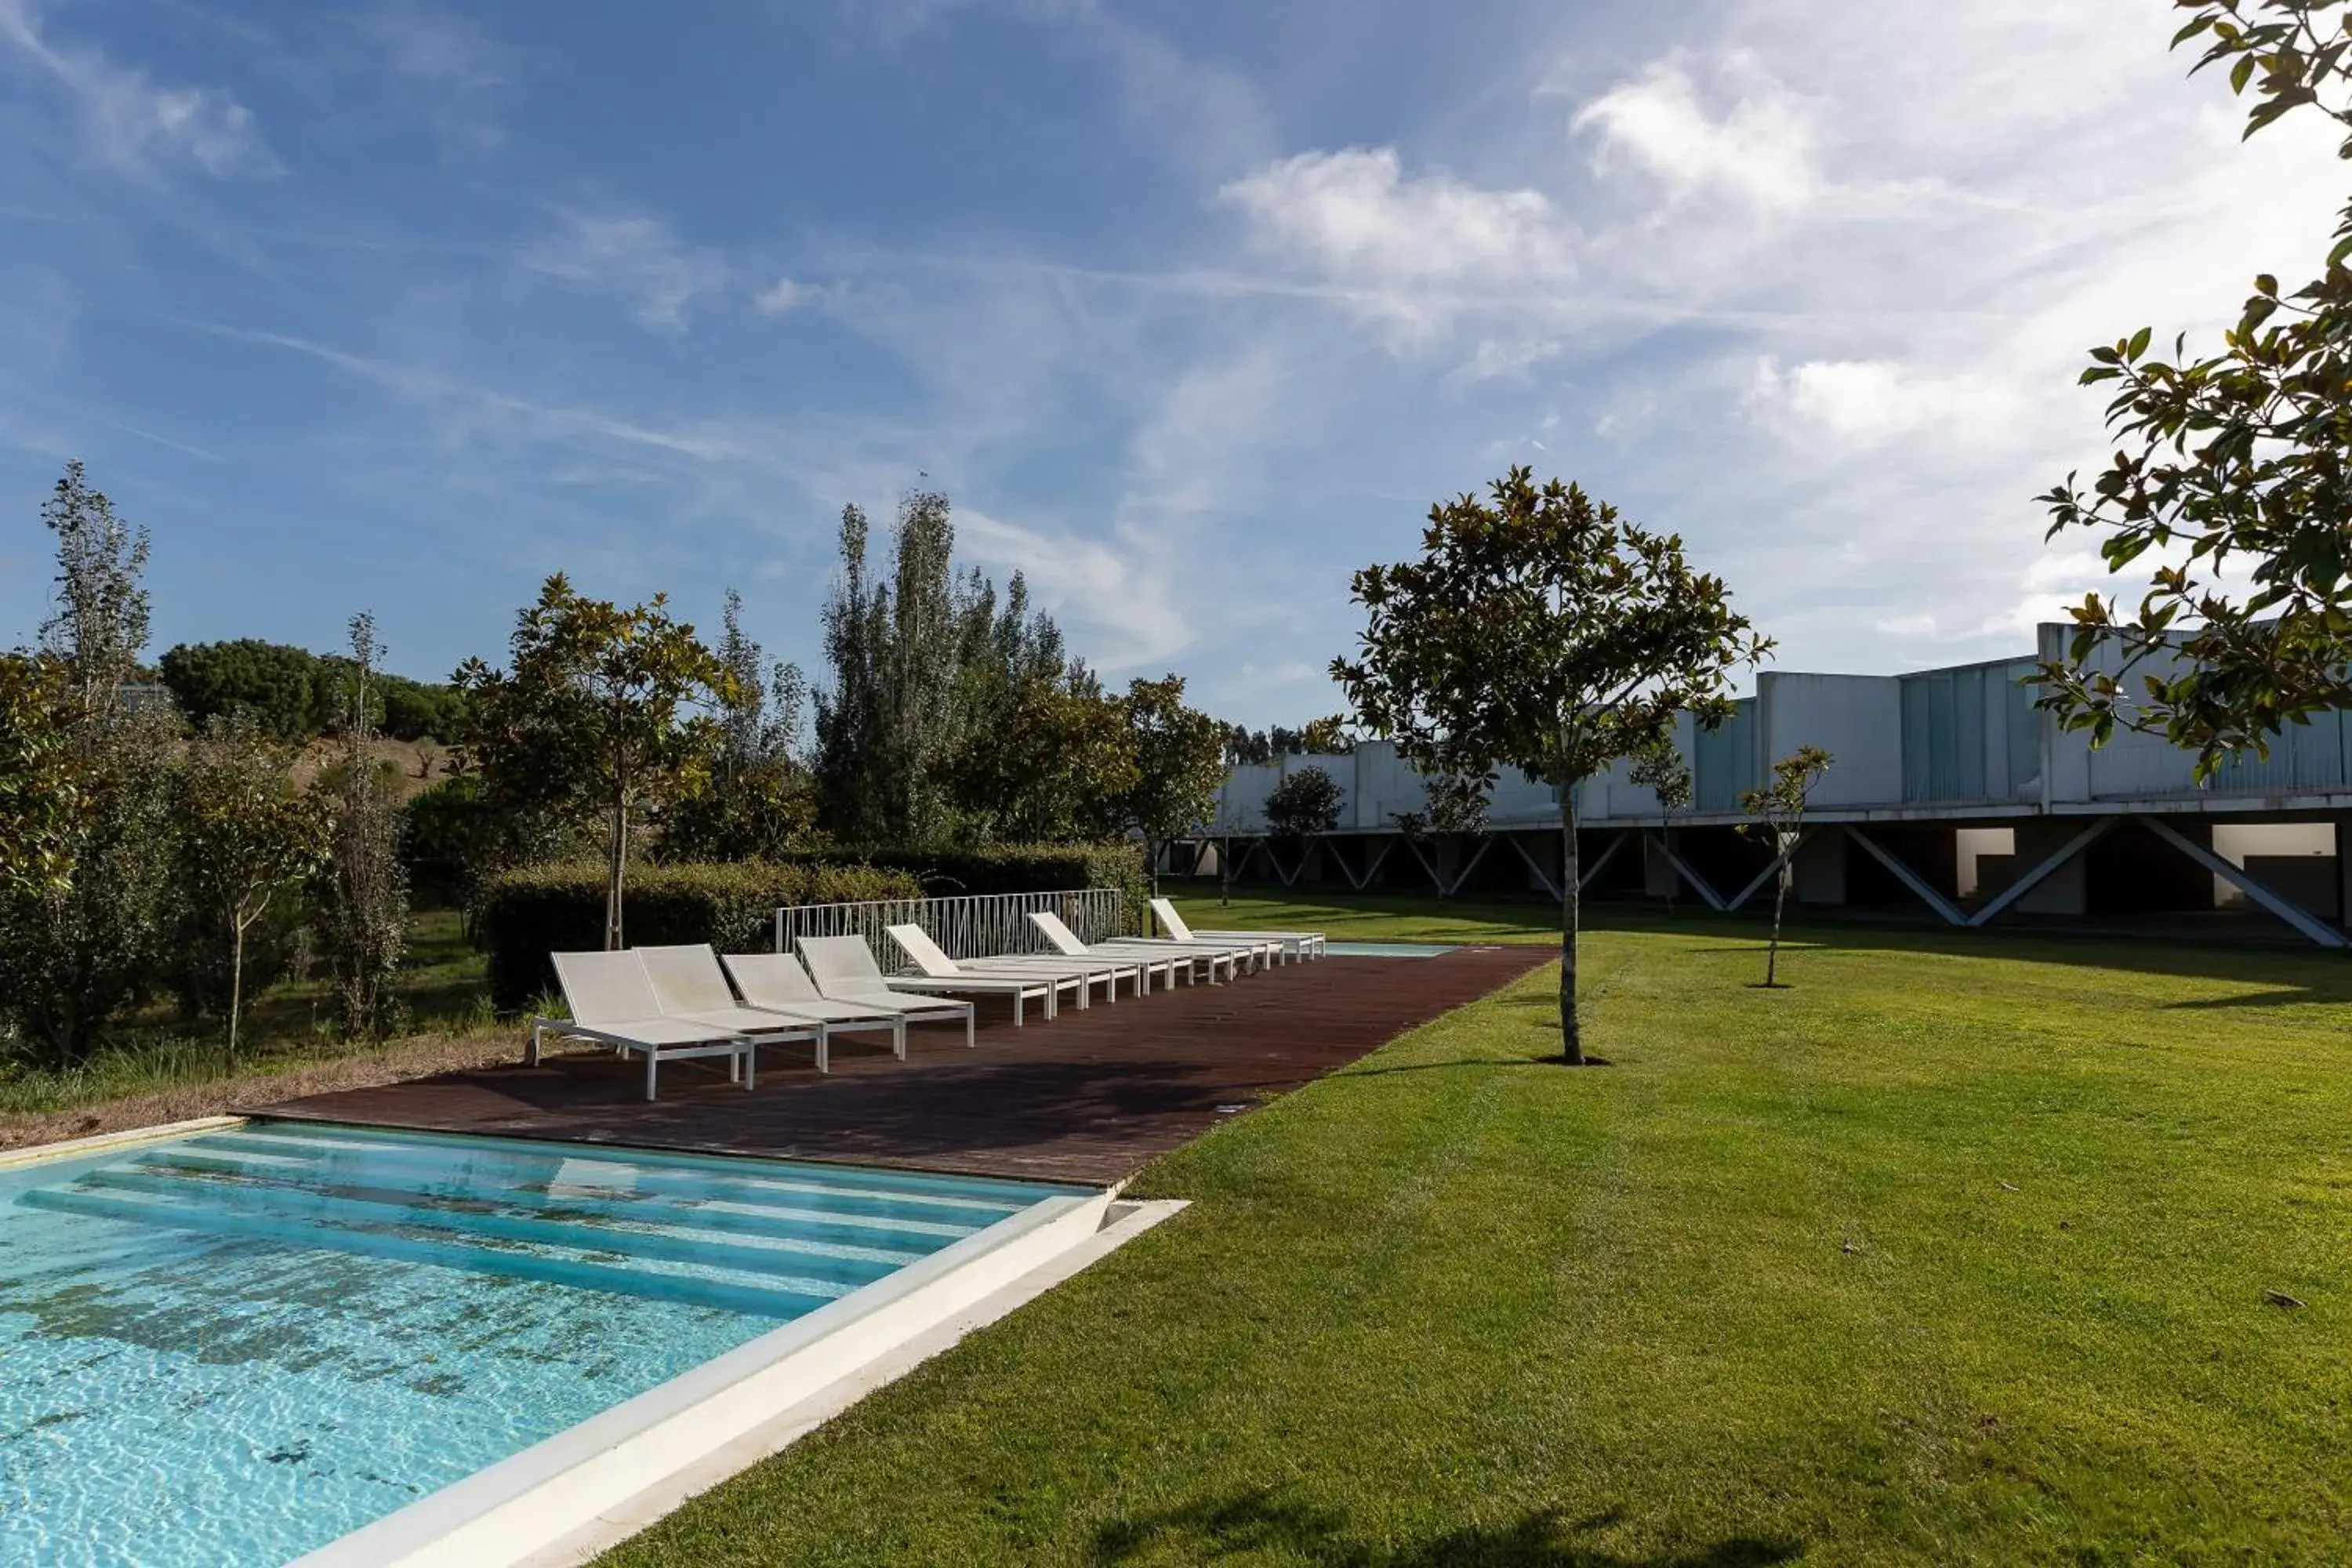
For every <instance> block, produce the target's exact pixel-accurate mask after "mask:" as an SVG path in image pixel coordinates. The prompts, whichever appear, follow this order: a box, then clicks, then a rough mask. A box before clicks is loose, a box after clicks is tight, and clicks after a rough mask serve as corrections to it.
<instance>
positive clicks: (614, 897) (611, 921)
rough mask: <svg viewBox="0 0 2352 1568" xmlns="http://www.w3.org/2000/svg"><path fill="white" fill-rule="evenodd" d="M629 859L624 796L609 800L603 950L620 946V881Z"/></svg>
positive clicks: (611, 949) (618, 948)
mask: <svg viewBox="0 0 2352 1568" xmlns="http://www.w3.org/2000/svg"><path fill="white" fill-rule="evenodd" d="M628 863H629V807H628V803H627V801H626V800H625V798H624V797H619V796H616V797H614V801H613V832H612V840H611V860H610V863H609V864H608V865H607V866H606V867H605V868H604V869H605V877H604V951H605V952H619V951H620V948H621V883H622V878H623V876H624V875H625V870H626V868H627V866H628Z"/></svg>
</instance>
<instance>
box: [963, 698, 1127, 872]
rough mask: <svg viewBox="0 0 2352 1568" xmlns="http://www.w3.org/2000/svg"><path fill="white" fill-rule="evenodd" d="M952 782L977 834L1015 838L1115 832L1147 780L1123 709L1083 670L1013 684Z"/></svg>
mask: <svg viewBox="0 0 2352 1568" xmlns="http://www.w3.org/2000/svg"><path fill="white" fill-rule="evenodd" d="M951 778H952V781H953V788H954V797H955V801H956V805H957V812H958V815H959V816H961V818H962V820H963V822H964V823H965V825H966V828H967V831H968V832H969V833H970V834H971V837H975V838H982V839H996V840H1000V841H1002V842H1005V843H1015V844H1055V843H1069V842H1073V841H1076V840H1082V839H1099V838H1103V837H1110V836H1113V835H1116V834H1117V833H1118V831H1120V825H1119V810H1120V806H1121V804H1122V803H1123V802H1124V801H1125V800H1126V798H1127V797H1128V796H1129V795H1132V794H1133V793H1134V791H1135V789H1136V787H1137V786H1138V785H1139V784H1140V783H1141V782H1142V774H1141V770H1140V769H1139V766H1138V765H1137V762H1136V757H1135V752H1134V748H1133V745H1132V743H1131V736H1130V734H1129V727H1128V714H1127V709H1126V707H1125V705H1124V704H1123V703H1121V702H1120V701H1119V700H1118V699H1116V698H1111V697H1107V696H1105V695H1104V694H1103V691H1102V688H1101V684H1100V682H1098V681H1097V679H1095V678H1094V677H1093V675H1091V674H1089V673H1087V672H1086V671H1085V670H1084V669H1083V668H1080V669H1077V670H1076V671H1074V672H1073V673H1072V674H1070V675H1068V676H1066V677H1062V678H1058V679H1045V680H1034V681H1029V682H1024V683H1023V684H1022V685H1020V686H1019V687H1017V688H1015V689H1013V690H1012V691H1011V692H1010V693H1009V694H1008V695H1007V698H1006V700H1005V701H1004V703H1003V705H1002V706H999V707H997V708H996V709H995V710H994V716H993V718H992V721H991V722H990V723H988V724H987V725H985V726H983V727H980V728H977V729H975V731H973V732H972V734H971V738H970V740H969V741H968V742H967V743H966V744H965V746H964V747H963V750H962V752H961V754H960V755H959V756H958V758H957V759H956V762H955V764H954V767H953V771H952V773H951Z"/></svg>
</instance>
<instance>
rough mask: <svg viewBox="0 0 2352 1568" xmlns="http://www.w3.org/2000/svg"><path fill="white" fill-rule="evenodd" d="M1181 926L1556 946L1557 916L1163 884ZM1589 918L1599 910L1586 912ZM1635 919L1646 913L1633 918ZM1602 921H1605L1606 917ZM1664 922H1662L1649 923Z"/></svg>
mask: <svg viewBox="0 0 2352 1568" xmlns="http://www.w3.org/2000/svg"><path fill="white" fill-rule="evenodd" d="M1162 890H1163V891H1166V892H1168V893H1169V896H1170V897H1171V899H1172V900H1174V902H1175V905H1176V912H1177V913H1178V914H1181V915H1182V916H1183V917H1184V923H1185V924H1187V925H1190V926H1195V927H1199V928H1201V929H1202V930H1206V931H1322V932H1324V933H1325V934H1326V935H1328V936H1329V937H1330V939H1331V940H1332V941H1333V942H1550V943H1552V944H1553V945H1555V946H1557V945H1559V910H1556V909H1554V908H1552V907H1551V906H1549V905H1547V904H1541V903H1536V902H1532V901H1530V902H1526V903H1500V902H1482V901H1479V900H1469V901H1466V902H1465V901H1463V900H1445V901H1444V902H1440V901H1439V900H1435V899H1429V898H1398V897H1395V896H1393V895H1391V894H1384V893H1338V894H1331V895H1328V896H1327V895H1325V894H1323V893H1321V892H1319V891H1318V893H1316V894H1314V895H1313V896H1312V897H1311V898H1309V897H1295V896H1292V895H1288V894H1279V893H1271V892H1268V891H1266V890H1265V889H1260V888H1253V889H1249V890H1248V891H1246V892H1242V891H1236V892H1235V893H1234V895H1233V896H1232V898H1231V899H1230V900H1223V901H1222V902H1221V901H1220V900H1218V898H1217V895H1216V894H1215V893H1214V892H1208V893H1202V892H1198V891H1194V890H1192V889H1187V888H1185V885H1184V884H1183V883H1181V882H1172V883H1163V884H1162ZM1586 912H1587V917H1588V919H1589V918H1591V916H1592V915H1593V914H1594V913H1595V912H1596V911H1594V910H1592V909H1591V908H1588V910H1587V911H1586ZM1632 912H1633V913H1634V915H1635V918H1637V919H1645V918H1652V917H1648V916H1647V914H1646V911H1632ZM1603 918H1606V917H1605V916H1604V917H1603ZM1654 918H1657V919H1663V918H1664V917H1663V916H1659V917H1654Z"/></svg>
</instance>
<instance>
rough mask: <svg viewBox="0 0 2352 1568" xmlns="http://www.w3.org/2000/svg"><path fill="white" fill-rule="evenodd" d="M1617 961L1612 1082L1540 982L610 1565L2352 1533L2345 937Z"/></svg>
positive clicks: (1198, 1187) (1199, 1160) (2257, 1555)
mask: <svg viewBox="0 0 2352 1568" xmlns="http://www.w3.org/2000/svg"><path fill="white" fill-rule="evenodd" d="M1208 902H1209V903H1210V905H1211V906H1212V907H1213V904H1214V900H1213V898H1212V899H1211V900H1208ZM1202 912H1203V913H1205V911H1202ZM1253 912H1255V913H1261V914H1271V915H1276V916H1277V917H1278V919H1277V920H1276V922H1275V923H1313V924H1317V925H1321V926H1325V927H1328V929H1330V930H1332V931H1335V932H1339V931H1346V932H1347V934H1349V935H1359V934H1362V935H1371V934H1375V933H1377V934H1380V935H1398V936H1402V935H1433V934H1438V931H1437V929H1436V928H1435V927H1434V926H1431V925H1426V924H1424V925H1415V924H1412V923H1411V920H1410V919H1406V920H1404V921H1396V922H1395V923H1391V924H1382V923H1380V921H1381V918H1382V917H1380V916H1378V915H1375V914H1361V915H1347V916H1342V915H1339V914H1335V913H1333V912H1332V911H1331V910H1308V909H1306V908H1303V907H1299V906H1280V907H1273V908H1268V907H1265V906H1258V907H1256V908H1255V909H1254V911H1253ZM1392 917H1393V911H1391V918H1392ZM1445 918H1447V919H1456V918H1460V917H1458V916H1454V915H1449V916H1447V917H1445ZM1517 918H1518V917H1517V915H1516V914H1513V915H1509V916H1508V917H1507V919H1511V920H1516V919H1517ZM1359 922H1361V923H1360V924H1359ZM1234 923H1239V922H1238V921H1235V922H1234ZM1488 934H1494V933H1488ZM1587 961H1588V968H1587V971H1586V973H1587V994H1588V997H1589V999H1590V1001H1589V1005H1590V1008H1591V1039H1592V1042H1593V1046H1594V1047H1595V1048H1596V1049H1597V1051H1598V1052H1599V1054H1601V1055H1602V1056H1604V1057H1607V1058H1610V1059H1611V1060H1612V1062H1613V1063H1614V1065H1613V1066H1612V1067H1609V1068H1595V1069H1591V1070H1586V1071H1571V1070H1569V1069H1565V1068H1558V1067H1554V1066H1549V1065H1545V1064H1543V1063H1541V1062H1540V1061H1539V1060H1538V1058H1541V1057H1543V1056H1545V1055H1547V1054H1549V1052H1551V1051H1552V1050H1554V1049H1555V1048H1556V1047H1557V1035H1556V1031H1555V1027H1554V1024H1553V1020H1552V1017H1551V1015H1550V1011H1549V1005H1548V989H1549V986H1550V985H1551V984H1553V983H1554V982H1553V978H1552V974H1551V972H1550V971H1549V970H1546V971H1543V972H1539V973H1536V974H1534V975H1531V976H1529V977H1528V980H1527V981H1526V982H1524V983H1523V984H1519V985H1517V986H1516V987H1514V988H1513V989H1512V990H1511V991H1509V992H1507V993H1506V994H1503V995H1500V996H1498V997H1496V998H1493V999H1490V1000H1488V1001H1486V1002H1484V1003H1481V1004H1478V1005H1475V1006H1472V1007H1470V1008H1467V1009H1465V1010H1463V1011H1461V1012H1459V1013H1456V1014H1454V1015H1452V1016H1449V1017H1447V1018H1444V1019H1442V1020H1440V1021H1438V1022H1437V1023H1435V1024H1433V1025H1432V1026H1429V1027H1427V1028H1424V1029H1423V1030H1421V1031H1419V1032H1418V1033H1416V1034H1413V1035H1412V1036H1410V1037H1406V1038H1404V1039H1402V1040H1401V1041H1398V1042H1396V1043H1395V1044H1393V1045H1391V1047H1388V1048H1387V1049H1385V1050H1383V1051H1381V1052H1380V1053H1378V1054H1376V1055H1375V1056H1373V1057H1371V1058H1367V1059H1366V1060H1365V1061H1364V1062H1362V1063H1361V1064H1360V1065H1359V1066H1358V1067H1357V1068H1354V1069H1353V1070H1350V1071H1349V1072H1346V1073H1343V1074H1340V1075H1338V1076H1336V1077H1334V1078H1331V1079H1327V1080H1325V1081H1323V1082H1322V1083H1319V1084H1318V1085H1316V1086H1314V1087H1312V1088H1310V1089H1305V1090H1302V1091H1300V1092H1299V1093H1297V1094H1295V1095H1292V1096H1289V1097H1287V1098H1286V1099H1284V1100H1279V1101H1277V1102H1276V1103H1275V1104H1274V1105H1272V1106H1270V1107H1269V1108H1267V1109H1265V1110H1261V1111H1258V1112H1255V1113H1254V1114H1252V1115H1250V1116H1248V1117H1245V1118H1243V1119H1241V1120H1239V1121H1235V1122H1234V1123H1231V1124H1229V1125H1227V1126H1225V1127H1223V1128H1221V1129H1219V1130H1218V1131H1216V1132H1214V1133H1213V1134H1211V1135H1210V1136H1208V1137H1206V1138H1203V1139H1202V1140H1201V1141H1200V1142H1196V1143H1194V1144H1192V1146H1190V1147H1188V1148H1186V1149H1183V1150H1181V1151H1180V1152H1176V1153H1175V1154H1172V1155H1171V1156H1170V1157H1168V1158H1167V1159H1165V1160H1163V1161H1161V1162H1160V1163H1158V1164H1156V1165H1155V1166H1153V1167H1152V1168H1151V1169H1150V1172H1149V1173H1147V1174H1146V1176H1145V1178H1144V1180H1143V1182H1142V1183H1141V1187H1142V1189H1143V1190H1145V1191H1148V1192H1150V1193H1152V1194H1171V1195H1181V1196H1184V1197H1189V1198H1192V1199H1193V1200H1195V1202H1194V1205H1193V1206H1192V1208H1191V1209H1190V1210H1188V1211H1187V1212H1186V1213H1185V1214H1184V1215H1181V1216H1180V1217H1179V1218H1178V1219H1176V1220H1175V1221H1173V1222H1171V1223H1170V1224H1168V1225H1165V1226H1161V1227H1160V1228H1159V1229H1158V1230H1155V1231H1153V1232H1151V1233H1150V1234H1149V1235H1147V1236H1145V1237H1142V1238H1140V1239H1139V1240H1138V1241H1137V1242H1135V1243H1134V1244H1132V1245H1130V1246H1129V1247H1126V1248H1125V1249H1123V1250H1121V1251H1120V1252H1118V1253H1117V1254H1115V1255H1113V1256H1112V1257H1111V1258H1108V1260H1106V1261H1105V1262H1103V1263H1101V1264H1099V1265H1098V1266H1097V1267H1096V1268H1093V1269H1091V1270H1089V1271H1088V1272H1087V1273H1086V1274H1084V1275H1082V1276H1080V1277H1079V1278H1077V1279H1075V1280H1073V1281H1071V1282H1070V1283H1068V1284H1066V1285H1065V1286H1063V1287H1062V1288H1060V1289H1057V1290H1055V1292H1053V1293H1052V1294H1051V1295H1050V1296H1048V1297H1046V1298H1045V1299H1043V1300H1039V1301H1037V1302H1035V1303H1034V1304H1033V1305H1031V1306H1029V1307H1027V1308H1024V1309H1023V1310H1021V1311H1020V1312H1019V1313H1017V1314H1016V1315H1015V1316H1014V1317H1013V1318H1012V1319H1010V1320H1008V1321H1005V1322H1003V1323H1002V1324H1000V1325H998V1326H997V1327H995V1328H993V1329H991V1330H989V1331H985V1332H983V1333H982V1334H979V1335H977V1336H975V1337H974V1338H973V1339H971V1340H970V1341H967V1342H965V1343H964V1344H963V1345H962V1346H961V1347H959V1348H958V1349H957V1350H955V1351H954V1352H950V1353H949V1354H948V1355H945V1356H943V1357H941V1358H940V1359H939V1360H937V1361H935V1362H933V1363H929V1365H927V1366H926V1367H924V1368H922V1369H921V1370H919V1372H917V1373H914V1374H913V1375H911V1376H909V1377H908V1378H907V1379H905V1380H904V1381H902V1382H900V1383H899V1384H896V1385H894V1386H892V1387H890V1388H888V1389H887V1390H885V1391H883V1392H882V1393H881V1394H877V1395H876V1396H875V1397H873V1398H871V1399H869V1400H867V1401H866V1403H865V1404H863V1405H860V1406H858V1407H857V1408H856V1409H855V1410H854V1411H852V1412H850V1413H849V1414H847V1415H845V1416H843V1417H842V1418H840V1419H839V1420H837V1421H835V1422H834V1423H833V1424H832V1425H830V1426H827V1427H825V1428H824V1429H823V1430H822V1431H820V1432H818V1433H817V1434H815V1435H814V1436H812V1437H811V1438H809V1439H807V1440H805V1441H803V1443H802V1444H800V1445H799V1446H798V1447H795V1448H793V1449H792V1450H790V1451H788V1452H787V1453H785V1454H783V1455H782V1456H780V1457H778V1458H776V1459H774V1460H772V1461H771V1462H769V1463H767V1464H764V1465H762V1466H761V1467H759V1468H756V1469H754V1470H752V1471H751V1472H749V1473H748V1474H746V1475H744V1476H742V1477H740V1478H738V1479H736V1480H735V1481H733V1482H731V1483H730V1484H728V1485H726V1486H724V1487H722V1488H720V1489H718V1490H716V1491H715V1492H713V1493H711V1494H709V1495H708V1496H706V1497H704V1498H703V1499H701V1500H698V1501H697V1502H695V1503H693V1504H691V1505H689V1506H688V1508H687V1509H686V1510H683V1511H682V1512H680V1513H679V1514H677V1515H676V1516H674V1517H673V1518H671V1519H670V1520H668V1521H666V1522H664V1523H663V1524H661V1525H659V1526H656V1528H655V1529H654V1530H653V1531H650V1532H649V1533H647V1534H646V1535H645V1536H642V1537H640V1538H639V1539H638V1540H637V1541H635V1542H631V1543H630V1544H628V1545H627V1546H625V1547H623V1548H622V1549H620V1550H619V1551H618V1552H614V1553H613V1554H612V1555H611V1557H610V1558H608V1559H607V1562H608V1563H613V1564H622V1565H632V1568H642V1565H650V1564H679V1565H685V1564H693V1565H696V1568H702V1565H705V1564H729V1563H745V1564H748V1563H761V1564H768V1563H950V1564H952V1563H1139V1564H1142V1563H1153V1564H1156V1563H1196V1562H1202V1561H1223V1562H1235V1563H1240V1562H1248V1563H1310V1564H1324V1565H1347V1568H1405V1565H1429V1568H1435V1565H1437V1564H1441V1563H1444V1564H1451V1563H1491V1564H1513V1565H1518V1564H1556V1565H1577V1568H1632V1565H1635V1564H1653V1565H1665V1564H1683V1565H1689V1568H1735V1565H1738V1564H1759V1563H1782V1562H1804V1563H1922V1564H1927V1563H1988V1564H1990V1563H2127V1562H2153V1561H2161V1562H2166V1563H2271V1562H2303V1563H2317V1562H2337V1561H2342V1560H2344V1558H2345V1556H2346V1547H2345V1542H2346V1541H2347V1538H2352V1464H2347V1452H2352V1445H2347V1439H2352V1417H2347V1411H2352V1356H2347V1346H2352V1289H2347V1279H2352V1134H2347V1129H2352V1071H2347V1068H2352V964H2347V963H2344V962H2343V961H2341V960H2336V959H2331V958H2329V957H2327V956H2326V955H2322V954H2317V953H2305V952H2294V951H2288V950H2278V951H2270V950H2260V949H2248V950H2242V951H2234V952H2212V951H2207V950H2200V949H2195V948H2189V947H2163V946H2157V945H2147V946H2140V947H2131V946H2125V945H2102V944H2099V943H2095V942H2081V941H2077V942H2046V943H2040V944H2035V943H2032V942H2029V941H2028V940H2026V939H2021V938H2017V937H1997V936H1988V935H1983V934H1978V935H1975V936H1971V937H1966V938H1959V937H1952V936H1946V935H1942V934H1939V933H1935V932H1927V931H1921V932H1916V933H1906V934H1904V935H1902V936H1899V937H1894V938H1889V937H1886V936H1884V935H1881V934H1874V933H1871V932H1867V931H1857V930H1839V931H1821V930H1814V931H1803V932H1801V933H1799V935H1798V937H1797V939H1796V941H1795V942H1794V951H1793V953H1792V956H1791V958H1790V963H1789V966H1788V968H1787V970H1786V971H1785V973H1787V974H1788V976H1789V977H1790V978H1791V979H1793V980H1794V982H1795V984H1796V988H1795V989H1793V990H1790V991H1780V992H1766V991H1762V990H1759V989H1756V988H1754V987H1753V986H1752V984H1750V983H1751V982H1753V981H1754V980H1755V979H1757V978H1758V977H1759V970H1760V955H1759V946H1758V943H1757V942H1755V941H1754V940H1753V939H1752V931H1742V930H1740V929H1738V928H1730V927H1722V926H1715V925H1709V926H1704V927H1702V926H1697V925H1695V924H1694V925H1692V926H1690V927H1688V928H1686V929H1682V930H1665V929H1645V930H1641V931H1612V932H1602V933H1600V934H1598V935H1596V936H1594V937H1592V938H1591V939H1590V941H1589V944H1588V948H1587ZM1398 962H1409V961H1404V960H1400V961H1398ZM2272 1291H2278V1292H2284V1293H2285V1294H2286V1295H2288V1296H2291V1297H2293V1298H2295V1299H2299V1300H2302V1301H2303V1302H2305V1303H2307V1305H2306V1306H2304V1307H2302V1308H2299V1309H2296V1308H2289V1307H2284V1306H2281V1305H2277V1304H2273V1301H2272V1300H2270V1299H2269V1298H2268V1296H2267V1294H2266V1293H2267V1292H2272Z"/></svg>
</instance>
